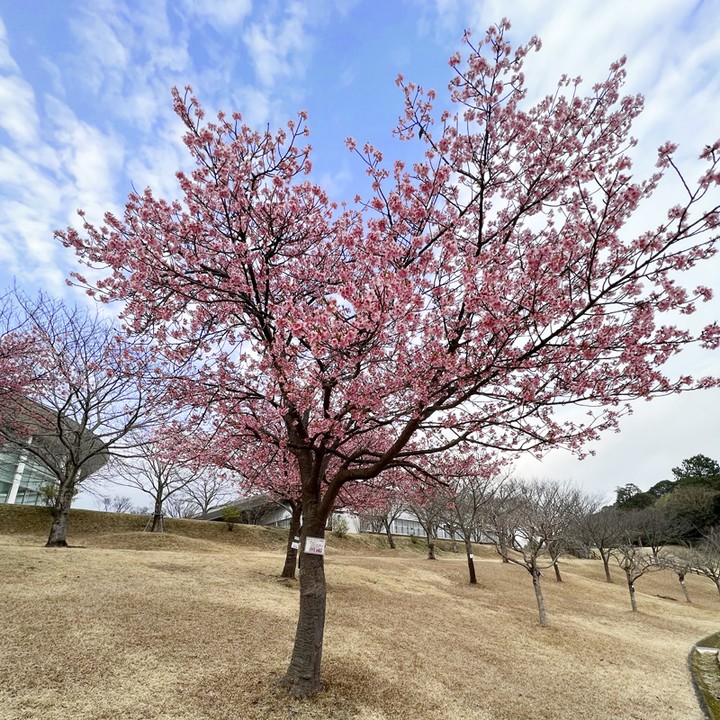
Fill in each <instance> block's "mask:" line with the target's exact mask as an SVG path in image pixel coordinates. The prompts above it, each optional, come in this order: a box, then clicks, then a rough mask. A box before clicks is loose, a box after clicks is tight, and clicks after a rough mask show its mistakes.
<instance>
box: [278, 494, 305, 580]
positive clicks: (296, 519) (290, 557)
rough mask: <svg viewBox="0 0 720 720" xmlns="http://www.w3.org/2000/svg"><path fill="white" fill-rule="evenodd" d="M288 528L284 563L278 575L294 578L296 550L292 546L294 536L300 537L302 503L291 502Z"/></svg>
mask: <svg viewBox="0 0 720 720" xmlns="http://www.w3.org/2000/svg"><path fill="white" fill-rule="evenodd" d="M291 508H292V510H291V515H290V528H289V529H288V539H287V547H286V549H285V565H284V566H283V569H282V572H281V573H280V577H284V578H291V579H293V580H294V579H295V567H296V566H297V559H298V551H297V549H296V548H294V547H293V542H294V541H295V538H296V537H298V538H299V537H300V518H301V516H302V503H299V502H298V503H293V504H292V506H291Z"/></svg>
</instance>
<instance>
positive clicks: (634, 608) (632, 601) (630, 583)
mask: <svg viewBox="0 0 720 720" xmlns="http://www.w3.org/2000/svg"><path fill="white" fill-rule="evenodd" d="M625 577H626V578H627V586H628V592H629V593H630V607H631V608H632V611H633V612H637V602H636V601H635V583H634V582H633V579H632V577H631V576H630V573H629V571H627V570H626V571H625Z"/></svg>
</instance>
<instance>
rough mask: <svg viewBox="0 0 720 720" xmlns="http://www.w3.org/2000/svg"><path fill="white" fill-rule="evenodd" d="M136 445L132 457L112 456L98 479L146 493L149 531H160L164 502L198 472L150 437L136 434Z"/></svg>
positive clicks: (193, 478) (195, 476) (186, 485)
mask: <svg viewBox="0 0 720 720" xmlns="http://www.w3.org/2000/svg"><path fill="white" fill-rule="evenodd" d="M135 446H136V447H135V449H134V451H133V455H132V456H129V457H114V458H113V459H112V461H111V462H110V463H108V465H107V466H105V467H104V468H103V469H102V471H101V474H100V479H101V481H103V482H105V483H110V484H112V485H121V486H124V487H130V488H133V489H136V490H140V492H143V493H145V494H146V495H148V496H149V497H150V499H151V501H152V507H153V514H152V527H151V532H162V530H163V515H164V512H163V508H164V505H165V503H166V502H167V501H168V500H169V499H170V498H171V497H172V496H174V495H176V494H177V493H180V492H181V491H183V490H185V489H186V488H187V487H188V485H189V484H190V483H192V482H193V481H194V480H195V479H196V478H197V477H198V474H199V472H200V471H198V470H196V469H194V468H192V467H189V466H188V465H186V464H184V463H183V462H182V461H180V460H177V459H174V458H172V457H170V452H169V449H168V448H167V447H166V446H163V445H162V444H161V443H159V442H157V441H154V440H153V439H152V438H150V437H144V438H140V437H136V439H135Z"/></svg>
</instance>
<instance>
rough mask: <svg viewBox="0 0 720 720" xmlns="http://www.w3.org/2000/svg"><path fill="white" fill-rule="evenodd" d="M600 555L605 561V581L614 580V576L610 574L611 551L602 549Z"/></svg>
mask: <svg viewBox="0 0 720 720" xmlns="http://www.w3.org/2000/svg"><path fill="white" fill-rule="evenodd" d="M600 557H601V558H602V561H603V567H604V568H605V582H609V583H611V582H612V576H611V575H610V553H609V552H608V551H603V550H601V551H600Z"/></svg>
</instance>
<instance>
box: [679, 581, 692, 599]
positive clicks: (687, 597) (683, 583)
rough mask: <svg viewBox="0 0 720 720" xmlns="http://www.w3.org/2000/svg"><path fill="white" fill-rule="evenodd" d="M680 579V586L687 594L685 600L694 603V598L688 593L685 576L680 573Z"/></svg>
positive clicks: (684, 593)
mask: <svg viewBox="0 0 720 720" xmlns="http://www.w3.org/2000/svg"><path fill="white" fill-rule="evenodd" d="M678 580H679V581H680V587H681V588H682V591H683V595H685V602H689V603H692V600H691V599H690V594H689V593H688V590H687V587H686V585H685V576H684V575H678Z"/></svg>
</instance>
